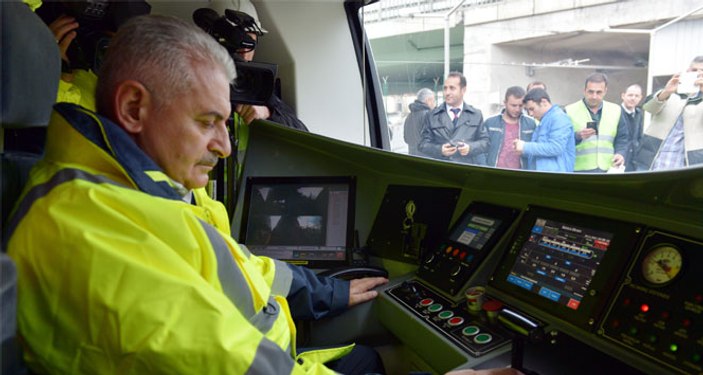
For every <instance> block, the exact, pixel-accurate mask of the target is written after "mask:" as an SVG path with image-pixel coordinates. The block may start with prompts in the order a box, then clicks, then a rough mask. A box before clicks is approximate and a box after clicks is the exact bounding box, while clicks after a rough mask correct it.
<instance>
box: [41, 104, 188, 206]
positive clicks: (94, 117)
mask: <svg viewBox="0 0 703 375" xmlns="http://www.w3.org/2000/svg"><path fill="white" fill-rule="evenodd" d="M54 110H55V111H56V112H57V113H58V114H59V115H61V116H62V117H63V118H64V119H65V120H66V121H67V123H68V124H69V125H70V126H71V127H73V128H74V129H75V130H76V131H78V132H79V133H80V134H81V135H82V136H83V137H84V138H85V140H86V141H88V142H90V143H92V144H93V145H95V146H97V147H98V148H100V149H101V150H102V151H104V152H105V153H106V154H102V156H104V157H106V158H111V159H113V160H114V161H116V162H117V163H118V164H119V165H120V166H121V167H122V169H123V171H122V172H123V173H125V174H126V175H127V177H128V178H129V179H130V180H131V181H132V182H133V183H134V185H135V186H136V187H137V188H138V189H139V190H141V191H143V192H145V193H148V194H151V195H155V196H159V197H162V198H168V199H181V196H180V195H179V194H177V193H176V191H175V190H174V188H173V186H172V185H171V181H170V179H169V178H168V177H167V176H166V174H165V173H164V172H163V171H162V170H161V168H160V167H159V166H158V165H156V163H155V162H154V161H153V160H152V159H151V158H150V157H149V156H148V155H147V154H146V153H145V152H144V151H142V149H140V148H139V147H138V146H137V144H136V143H135V142H134V140H133V139H132V138H131V137H130V136H129V135H128V134H127V133H126V132H125V131H124V130H123V129H122V128H121V127H119V126H118V125H117V124H115V123H114V122H112V121H111V120H109V119H107V118H105V117H103V116H101V115H98V114H96V113H93V112H91V111H88V110H87V109H84V108H82V107H80V106H77V105H75V104H70V103H59V104H57V105H55V106H54ZM57 141H58V142H60V140H54V142H57ZM74 151H75V150H74ZM67 152H71V150H67ZM79 157H80V156H79ZM88 157H90V156H88ZM86 162H87V163H90V162H91V161H90V160H86Z"/></svg>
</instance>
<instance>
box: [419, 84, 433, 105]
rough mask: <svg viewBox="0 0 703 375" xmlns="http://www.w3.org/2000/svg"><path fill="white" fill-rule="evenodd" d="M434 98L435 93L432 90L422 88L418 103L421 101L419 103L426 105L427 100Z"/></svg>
mask: <svg viewBox="0 0 703 375" xmlns="http://www.w3.org/2000/svg"><path fill="white" fill-rule="evenodd" d="M433 97H434V92H433V91H432V90H430V89H428V88H427V87H425V88H421V89H420V90H419V91H418V92H417V101H419V102H423V103H424V102H425V101H426V100H427V99H429V98H433Z"/></svg>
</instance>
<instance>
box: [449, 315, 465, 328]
mask: <svg viewBox="0 0 703 375" xmlns="http://www.w3.org/2000/svg"><path fill="white" fill-rule="evenodd" d="M448 323H449V325H450V326H452V327H454V326H458V325H460V324H461V323H464V318H462V317H460V316H455V317H453V318H451V319H449V322H448Z"/></svg>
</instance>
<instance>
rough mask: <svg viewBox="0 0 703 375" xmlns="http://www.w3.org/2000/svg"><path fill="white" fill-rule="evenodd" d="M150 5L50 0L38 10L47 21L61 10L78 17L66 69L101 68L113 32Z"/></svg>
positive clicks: (106, 0)
mask: <svg viewBox="0 0 703 375" xmlns="http://www.w3.org/2000/svg"><path fill="white" fill-rule="evenodd" d="M150 11H151V5H149V4H148V3H147V2H146V1H144V0H128V1H124V0H121V1H115V0H80V1H75V0H74V1H68V0H59V1H57V0H54V1H51V0H48V1H46V0H45V2H44V5H42V6H41V7H39V8H38V9H37V14H38V15H39V16H40V17H41V18H42V19H43V20H44V22H45V23H46V24H47V25H48V24H50V23H51V22H53V21H54V20H55V19H57V18H58V17H60V16H61V15H62V14H66V15H68V16H71V17H73V18H75V19H76V22H78V25H79V26H78V29H76V30H75V32H76V38H75V39H74V40H73V41H72V42H71V45H70V46H69V47H68V50H66V57H67V58H68V62H65V61H64V65H63V67H62V68H63V70H64V71H68V72H70V71H71V70H73V69H85V70H89V69H92V70H93V71H94V72H97V71H98V68H99V67H100V63H101V62H102V60H103V58H104V57H105V52H106V51H107V47H108V45H109V43H110V38H111V37H112V34H113V33H115V32H116V31H117V29H118V28H119V27H120V26H121V25H122V24H123V23H124V22H125V21H127V20H128V19H130V18H132V17H135V16H139V15H142V14H149V12H150Z"/></svg>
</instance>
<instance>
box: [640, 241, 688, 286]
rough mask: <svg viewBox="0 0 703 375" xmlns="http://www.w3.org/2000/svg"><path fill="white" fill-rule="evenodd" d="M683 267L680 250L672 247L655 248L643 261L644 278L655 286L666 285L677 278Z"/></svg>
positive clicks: (661, 246) (660, 246)
mask: <svg viewBox="0 0 703 375" xmlns="http://www.w3.org/2000/svg"><path fill="white" fill-rule="evenodd" d="M682 265H683V259H682V258H681V252H680V251H679V249H677V248H676V247H674V246H672V245H659V246H655V247H654V248H652V249H651V250H649V253H648V254H647V255H646V256H645V257H644V259H642V276H644V279H645V280H647V281H648V282H650V283H652V284H654V285H664V284H667V283H669V282H671V281H672V280H674V279H675V278H676V276H677V275H678V274H679V272H681V266H682Z"/></svg>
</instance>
